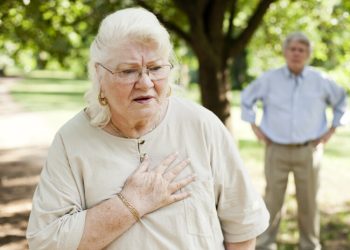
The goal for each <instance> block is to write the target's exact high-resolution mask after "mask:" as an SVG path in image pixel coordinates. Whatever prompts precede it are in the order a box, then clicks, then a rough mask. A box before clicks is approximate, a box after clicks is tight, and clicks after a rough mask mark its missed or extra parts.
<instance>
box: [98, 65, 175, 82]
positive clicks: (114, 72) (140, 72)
mask: <svg viewBox="0 0 350 250" xmlns="http://www.w3.org/2000/svg"><path fill="white" fill-rule="evenodd" d="M95 65H96V66H97V65H98V66H101V67H102V68H104V69H105V70H107V71H108V72H109V73H110V74H112V75H115V74H117V73H121V72H123V71H126V70H128V69H124V70H119V71H112V70H111V69H109V68H107V67H106V66H104V65H103V64H102V63H99V62H96V63H95ZM163 66H169V67H170V70H172V69H173V68H174V65H172V64H171V63H170V64H162V65H155V66H154V67H163ZM144 68H145V69H146V70H145V73H146V75H147V76H148V77H149V78H150V75H149V71H150V69H149V68H147V67H141V68H138V73H139V74H138V78H137V79H136V80H135V81H134V82H130V83H128V84H132V83H135V82H137V81H139V80H140V79H141V77H142V74H143V72H144V71H143V69H144ZM140 69H141V70H140ZM135 70H136V68H135ZM165 78H166V77H165ZM165 78H162V79H151V78H150V80H151V81H159V80H163V79H165ZM126 85H127V84H126Z"/></svg>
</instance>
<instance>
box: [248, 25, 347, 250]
mask: <svg viewBox="0 0 350 250" xmlns="http://www.w3.org/2000/svg"><path fill="white" fill-rule="evenodd" d="M311 50H312V49H311V44H310V41H309V39H308V38H307V37H306V36H305V35H304V34H303V33H300V32H295V33H292V34H290V35H289V36H288V37H287V38H286V40H285V41H284V44H283V53H284V57H285V60H286V65H285V66H283V67H281V68H278V69H275V70H271V71H268V72H266V73H264V74H263V75H262V76H261V77H259V78H258V79H256V80H255V81H253V82H252V83H251V84H249V86H248V87H247V88H246V89H245V90H244V91H243V92H242V97H241V106H242V119H243V120H244V121H247V122H249V123H250V124H251V127H252V130H253V132H254V133H255V135H256V137H257V138H258V139H259V140H261V141H263V142H264V143H265V145H266V155H265V178H266V190H265V202H266V205H267V208H268V210H269V212H270V226H269V228H268V229H267V231H265V233H264V234H263V235H261V236H260V237H259V238H258V242H257V249H276V244H275V239H276V235H277V232H278V227H279V224H280V220H281V209H282V205H283V202H284V196H285V191H286V187H287V183H288V174H289V173H290V172H292V173H293V175H294V180H295V187H296V199H297V204H298V227H299V233H300V240H299V249H301V250H311V249H313V250H314V249H321V245H320V242H319V235H320V221H319V213H318V208H317V192H318V188H319V170H320V165H321V158H322V154H323V144H325V143H327V142H328V140H329V139H330V138H331V136H332V135H333V133H334V132H335V130H336V128H337V127H338V126H340V125H341V124H342V120H343V119H342V117H343V116H344V113H345V109H346V93H345V91H344V89H342V88H341V87H339V86H338V85H337V84H336V83H335V82H334V81H332V80H331V79H329V78H328V77H327V76H325V75H324V74H323V73H320V72H318V71H316V70H315V69H313V68H311V67H309V66H306V63H307V61H308V59H309V58H310V54H311ZM257 101H261V102H262V104H263V116H262V121H261V124H260V125H257V124H256V123H255V122H256V112H255V105H256V102H257ZM327 106H331V107H332V110H333V121H332V123H331V125H330V127H327V118H326V108H327Z"/></svg>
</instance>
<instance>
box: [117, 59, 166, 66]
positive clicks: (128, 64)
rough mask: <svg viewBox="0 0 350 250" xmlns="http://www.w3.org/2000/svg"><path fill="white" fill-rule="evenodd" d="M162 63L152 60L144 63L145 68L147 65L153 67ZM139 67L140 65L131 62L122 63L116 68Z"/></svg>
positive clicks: (158, 60) (160, 60)
mask: <svg viewBox="0 0 350 250" xmlns="http://www.w3.org/2000/svg"><path fill="white" fill-rule="evenodd" d="M160 63H162V59H155V60H152V61H149V62H147V63H146V66H148V65H155V64H160ZM128 66H129V67H140V64H139V63H136V62H135V63H133V62H124V63H120V64H118V65H117V68H119V67H128Z"/></svg>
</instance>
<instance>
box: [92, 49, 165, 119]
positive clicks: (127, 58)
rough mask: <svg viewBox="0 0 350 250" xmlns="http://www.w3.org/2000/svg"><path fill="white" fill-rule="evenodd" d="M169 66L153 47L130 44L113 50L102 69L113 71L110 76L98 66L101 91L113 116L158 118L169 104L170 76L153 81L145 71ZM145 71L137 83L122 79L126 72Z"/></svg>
mask: <svg viewBox="0 0 350 250" xmlns="http://www.w3.org/2000/svg"><path fill="white" fill-rule="evenodd" d="M159 65H169V62H168V60H167V58H164V57H162V56H161V55H160V54H159V52H158V51H157V50H156V49H155V47H154V46H151V45H141V44H138V43H135V42H134V43H127V44H124V45H123V46H120V47H119V48H118V49H115V50H114V51H111V53H110V57H109V60H107V61H106V62H105V63H104V64H103V66H105V67H106V68H108V69H110V70H112V71H113V72H121V71H122V72H123V74H117V73H114V74H111V73H110V72H108V71H107V70H106V69H104V68H103V67H101V66H97V74H98V76H99V79H100V84H101V90H102V93H103V95H104V96H105V97H106V98H107V100H108V104H109V106H110V109H111V113H112V117H115V118H118V117H123V118H125V119H134V120H135V119H136V120H138V119H144V118H146V119H147V118H149V117H152V116H154V115H157V114H158V112H159V111H160V109H161V107H162V105H165V104H166V102H165V101H166V99H167V92H168V91H169V87H168V83H167V81H168V77H166V78H165V79H163V78H162V79H160V80H153V81H152V80H151V79H150V78H149V76H148V74H147V73H146V68H148V69H149V68H154V67H156V66H159ZM140 69H142V75H139V77H138V79H136V80H135V81H129V80H126V78H125V80H123V79H124V77H125V76H123V75H125V74H124V73H126V74H129V72H135V71H137V70H140Z"/></svg>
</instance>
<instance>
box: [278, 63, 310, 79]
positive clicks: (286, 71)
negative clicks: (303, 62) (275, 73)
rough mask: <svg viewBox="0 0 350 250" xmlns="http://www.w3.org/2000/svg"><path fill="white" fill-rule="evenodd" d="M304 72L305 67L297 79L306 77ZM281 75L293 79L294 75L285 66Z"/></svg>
mask: <svg viewBox="0 0 350 250" xmlns="http://www.w3.org/2000/svg"><path fill="white" fill-rule="evenodd" d="M306 72H307V66H305V67H304V68H303V70H302V71H301V73H300V74H299V75H298V76H297V77H300V78H304V77H305V76H306ZM283 73H284V75H285V76H286V77H289V78H293V77H295V75H294V74H293V73H292V72H291V71H290V70H289V68H288V66H287V65H285V66H284V67H283Z"/></svg>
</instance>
